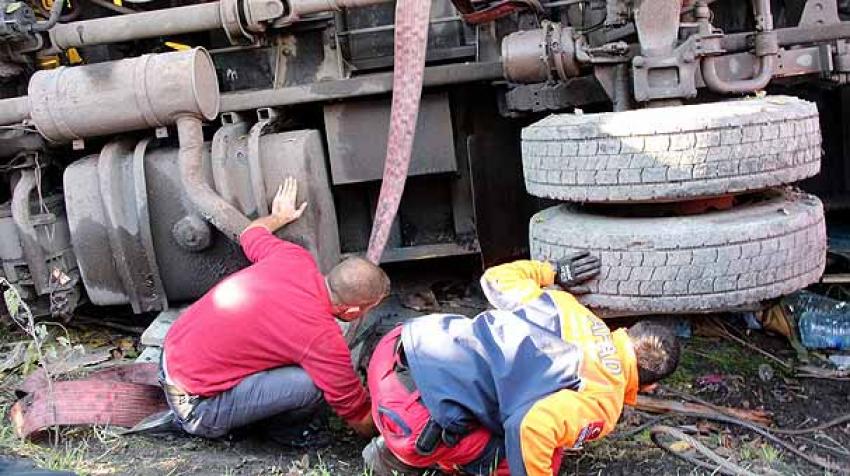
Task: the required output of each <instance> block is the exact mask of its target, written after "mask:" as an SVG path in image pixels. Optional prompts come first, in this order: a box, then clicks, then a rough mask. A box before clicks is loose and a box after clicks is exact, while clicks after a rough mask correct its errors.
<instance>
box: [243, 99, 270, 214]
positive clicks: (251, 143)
mask: <svg viewBox="0 0 850 476" xmlns="http://www.w3.org/2000/svg"><path fill="white" fill-rule="evenodd" d="M275 120H277V111H276V110H274V109H272V108H270V107H266V108H262V109H258V110H257V123H256V124H254V126H253V127H251V131H250V132H249V133H248V171H249V172H250V174H251V190H252V191H253V192H254V201H255V202H256V204H257V215H259V216H266V215H268V214H269V205H268V203H266V183H265V180H263V168H262V165H261V164H260V136H262V135H263V133H264V132H265V129H266V127H268V125H269V124H271V123H273V122H274V121H275Z"/></svg>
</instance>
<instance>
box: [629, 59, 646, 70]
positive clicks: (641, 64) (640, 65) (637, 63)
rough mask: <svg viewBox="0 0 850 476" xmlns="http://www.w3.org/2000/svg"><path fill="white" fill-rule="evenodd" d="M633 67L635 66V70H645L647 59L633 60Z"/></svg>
mask: <svg viewBox="0 0 850 476" xmlns="http://www.w3.org/2000/svg"><path fill="white" fill-rule="evenodd" d="M632 65H634V67H635V68H643V67H644V66H646V58H644V57H643V56H635V59H633V60H632Z"/></svg>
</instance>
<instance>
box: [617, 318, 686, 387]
mask: <svg viewBox="0 0 850 476" xmlns="http://www.w3.org/2000/svg"><path fill="white" fill-rule="evenodd" d="M628 333H629V338H630V339H631V341H632V347H633V348H634V350H635V357H637V367H638V383H639V384H640V385H651V384H653V383H655V382H657V381H659V380H661V379H663V378H664V377H667V376H668V375H670V374H672V373H673V372H675V371H676V366H677V365H679V341H678V340H677V339H676V335H675V334H674V333H673V331H672V330H671V329H670V328H669V327H666V326H663V325H660V324H657V323H653V322H647V321H641V322H638V323H637V324H635V325H633V326H632V327H630V328H629V330H628Z"/></svg>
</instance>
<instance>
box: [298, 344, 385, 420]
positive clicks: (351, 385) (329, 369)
mask: <svg viewBox="0 0 850 476" xmlns="http://www.w3.org/2000/svg"><path fill="white" fill-rule="evenodd" d="M299 365H301V367H302V368H303V369H304V371H305V372H307V374H308V375H310V378H312V379H313V382H314V383H315V384H316V386H317V387H319V389H320V390H321V391H322V393H324V396H325V401H326V402H328V405H330V406H331V408H333V409H334V411H335V412H336V414H337V415H339V417H340V418H342V419H343V420H345V421H346V422H347V423H348V424H349V426H351V427H352V428H353V429H354V430H355V431H357V432H358V433H360V434H361V435H363V436H369V435H370V434H371V433H372V432H373V431H374V424H373V423H372V417H371V411H370V410H371V409H370V406H369V405H370V404H369V396H368V394H367V393H366V390H365V389H364V388H363V385H362V384H361V383H360V379H359V378H357V374H356V373H355V372H354V366H353V365H352V363H351V353H350V352H349V350H348V345H346V343H345V339H343V337H342V333H340V332H338V331H337V332H332V331H329V332H325V333H323V334H321V335H319V336H318V337H317V338H315V339H314V340H313V342H312V343H311V344H310V345H309V346H308V350H307V352H305V354H304V356H303V357H302V359H301V361H300V362H299Z"/></svg>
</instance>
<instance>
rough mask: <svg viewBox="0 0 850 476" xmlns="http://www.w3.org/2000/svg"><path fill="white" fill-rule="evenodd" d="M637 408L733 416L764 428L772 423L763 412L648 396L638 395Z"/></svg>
mask: <svg viewBox="0 0 850 476" xmlns="http://www.w3.org/2000/svg"><path fill="white" fill-rule="evenodd" d="M636 408H638V409H639V410H643V411H646V412H650V413H677V414H703V415H722V416H731V417H734V418H739V419H741V420H745V421H749V422H753V423H756V424H759V425H763V426H769V425H771V423H772V418H771V415H770V413H768V412H766V411H763V410H747V409H742V408H729V407H720V406H716V405H711V406H708V405H704V404H699V403H683V402H677V401H674V400H665V399H662V398H657V397H650V396H647V395H638V400H637V405H636Z"/></svg>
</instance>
